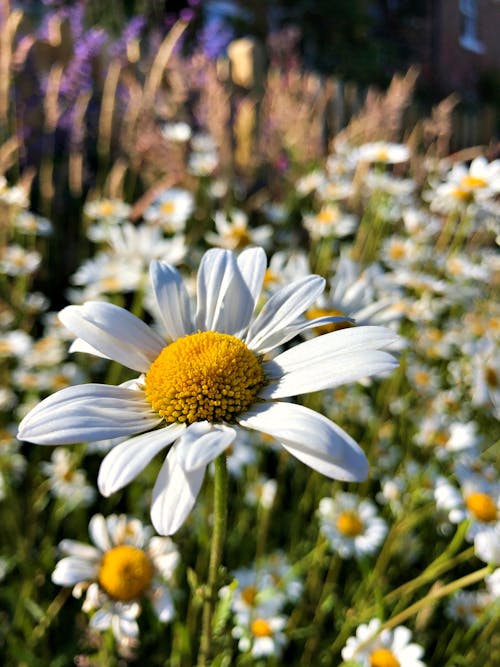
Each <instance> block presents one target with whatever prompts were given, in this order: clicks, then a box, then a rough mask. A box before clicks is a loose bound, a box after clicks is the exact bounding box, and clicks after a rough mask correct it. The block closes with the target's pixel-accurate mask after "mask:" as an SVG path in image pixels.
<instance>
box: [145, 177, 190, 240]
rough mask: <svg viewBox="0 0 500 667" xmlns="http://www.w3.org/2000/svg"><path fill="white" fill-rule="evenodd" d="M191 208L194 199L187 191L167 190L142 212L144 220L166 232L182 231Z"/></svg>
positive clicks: (179, 189)
mask: <svg viewBox="0 0 500 667" xmlns="http://www.w3.org/2000/svg"><path fill="white" fill-rule="evenodd" d="M193 208H194V197H193V195H192V193H191V192H189V190H184V189H183V188H169V189H168V190H165V191H164V192H162V193H161V194H160V195H159V196H158V197H157V198H156V199H155V201H154V202H153V203H152V204H151V206H149V207H148V208H147V209H146V210H145V211H144V220H146V222H149V223H150V224H155V225H159V226H160V227H162V228H163V229H165V230H166V231H168V232H178V231H183V230H184V227H185V224H186V220H187V219H188V218H189V216H190V215H191V213H192V212H193Z"/></svg>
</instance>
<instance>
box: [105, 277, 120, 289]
mask: <svg viewBox="0 0 500 667" xmlns="http://www.w3.org/2000/svg"><path fill="white" fill-rule="evenodd" d="M121 287H122V283H121V282H120V280H119V279H118V278H117V277H116V276H108V277H107V278H103V279H102V280H101V288H102V290H103V291H104V292H116V291H118V290H120V289H121Z"/></svg>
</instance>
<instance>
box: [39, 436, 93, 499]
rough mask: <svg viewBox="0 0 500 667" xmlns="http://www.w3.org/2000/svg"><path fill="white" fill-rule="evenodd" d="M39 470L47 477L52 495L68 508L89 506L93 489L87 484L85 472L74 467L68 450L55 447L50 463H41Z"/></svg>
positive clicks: (72, 458)
mask: <svg viewBox="0 0 500 667" xmlns="http://www.w3.org/2000/svg"><path fill="white" fill-rule="evenodd" d="M41 468H42V471H43V473H44V474H45V475H46V476H47V477H48V481H49V485H50V489H51V491H52V493H53V495H54V496H55V497H57V498H61V499H62V500H64V501H65V502H66V503H67V505H68V507H77V506H78V505H80V504H81V505H84V506H85V505H90V503H91V502H92V501H93V500H94V497H95V491H94V489H93V488H92V487H91V486H89V484H88V483H87V477H86V475H85V472H84V471H83V470H79V469H77V468H76V467H75V460H74V457H73V456H72V455H71V452H70V451H69V450H68V449H65V448H64V447H56V449H54V451H53V452H52V457H51V461H50V462H49V461H43V462H42V463H41Z"/></svg>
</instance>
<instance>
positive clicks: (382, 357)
mask: <svg viewBox="0 0 500 667" xmlns="http://www.w3.org/2000/svg"><path fill="white" fill-rule="evenodd" d="M265 270H266V258H265V254H264V252H263V250H262V249H260V248H253V249H249V250H246V251H243V252H242V253H241V254H240V255H239V256H238V257H237V258H236V257H235V255H234V254H233V253H232V252H230V251H227V250H220V249H212V250H209V251H208V252H207V253H205V255H204V256H203V258H202V261H201V265H200V269H199V272H198V289H197V308H196V313H194V314H193V312H192V310H191V303H190V297H189V294H188V291H187V288H186V286H185V284H184V281H183V280H182V278H181V276H180V274H179V273H178V271H177V270H176V269H175V268H174V267H173V266H171V265H169V264H165V263H162V262H157V261H156V262H152V264H151V279H152V284H153V292H154V295H155V300H156V306H157V308H156V310H157V316H158V322H159V325H160V327H161V329H162V334H160V333H158V332H157V331H155V330H153V329H152V328H150V327H149V326H147V325H146V324H145V323H144V322H142V321H141V320H139V319H138V318H136V317H135V316H133V315H132V314H130V313H129V312H127V311H125V310H124V309H122V308H119V307H118V306H115V305H113V304H110V303H100V302H90V303H86V304H85V305H83V306H68V307H66V308H65V309H64V310H63V311H62V312H61V313H60V319H61V321H62V322H63V323H64V324H65V325H66V326H67V328H68V329H70V330H71V331H72V332H73V334H75V335H76V336H77V337H78V338H77V340H76V341H75V343H74V344H73V346H72V349H73V350H75V351H86V352H90V353H93V354H97V355H98V356H101V357H107V358H111V359H114V360H115V361H117V362H119V363H122V364H123V365H125V366H128V367H129V368H132V369H133V370H135V371H137V372H138V373H140V375H139V377H138V378H137V379H136V380H134V381H130V382H127V383H125V384H124V385H122V386H119V387H115V386H110V385H103V384H87V385H79V386H75V387H69V388H67V389H64V390H62V391H60V392H58V393H56V394H54V395H52V396H50V397H48V398H47V399H45V400H44V401H42V403H40V404H39V405H38V406H37V407H36V408H35V409H33V410H32V411H31V412H30V413H29V414H28V415H27V416H26V417H25V418H24V419H23V420H22V422H21V424H20V427H19V433H18V437H19V438H20V439H22V440H29V441H31V442H35V443H38V444H46V445H59V444H68V443H71V442H82V441H86V442H88V441H96V440H105V439H108V438H118V437H124V436H131V437H129V438H127V439H125V440H124V441H123V442H121V443H120V444H118V445H116V446H115V447H113V449H112V450H111V451H110V452H109V453H108V454H107V456H106V457H105V458H104V460H103V462H102V464H101V468H100V472H99V478H98V485H99V489H100V491H101V493H102V494H103V495H105V496H108V495H110V494H112V493H114V492H115V491H117V490H118V489H121V488H122V487H124V486H125V485H126V484H128V483H129V482H130V481H131V480H132V479H134V478H135V477H136V476H137V475H138V474H139V473H140V472H141V471H142V470H143V469H144V468H145V467H146V465H147V464H148V463H149V462H150V461H151V460H152V459H153V458H154V456H155V455H156V454H158V453H159V452H160V451H161V450H163V449H164V448H165V447H167V446H169V445H171V447H170V450H169V453H168V455H167V457H166V459H165V461H164V463H163V466H162V468H161V470H160V473H159V475H158V478H157V480H156V483H155V486H154V489H153V494H152V507H151V517H152V521H153V525H154V526H155V528H156V530H157V531H158V532H159V533H160V534H166V535H168V534H172V533H173V532H175V531H176V530H177V529H178V528H179V527H180V526H181V525H182V523H183V522H184V520H185V519H186V518H187V516H188V514H189V513H190V511H191V509H192V507H193V505H194V503H195V501H196V497H197V495H198V492H199V490H200V487H201V484H202V481H203V477H204V472H205V469H206V466H207V465H208V464H209V463H210V462H211V461H213V460H214V459H215V458H217V456H219V454H221V453H222V452H224V451H225V450H226V449H227V448H228V447H229V446H230V445H232V444H233V443H234V442H235V439H236V435H237V431H236V429H235V425H239V426H241V427H243V428H245V429H250V430H255V431H258V432H261V433H265V434H268V435H271V436H273V437H274V438H276V440H278V442H280V443H281V445H282V446H283V447H284V448H285V449H286V450H287V451H288V452H289V453H291V454H292V455H294V456H295V457H297V458H298V459H299V460H300V461H302V462H303V463H305V464H306V465H308V466H310V467H312V468H313V469H315V470H318V471H319V472H321V473H322V474H324V475H326V476H327V477H330V478H335V479H341V480H344V481H356V480H362V479H364V478H365V477H366V475H367V468H368V464H367V461H366V457H365V455H364V453H363V451H362V450H361V448H360V447H359V445H357V443H356V442H354V440H353V439H352V438H351V437H350V436H349V435H347V434H346V433H345V432H344V431H343V430H342V429H340V427H338V426H337V425H336V424H334V423H333V422H331V421H330V420H329V419H327V418H326V417H324V416H322V415H321V414H319V413H317V412H314V411H313V410H311V409H309V408H306V407H304V406H301V405H298V404H294V403H289V402H285V401H283V400H282V399H286V398H289V397H291V396H295V395H297V394H302V393H307V392H311V391H319V390H322V389H326V388H332V387H336V386H339V385H341V384H345V383H347V382H352V381H356V380H359V379H361V378H365V377H367V376H371V375H381V374H382V375H383V374H387V373H388V372H389V371H390V370H391V369H393V368H395V366H396V365H397V361H396V360H395V359H394V357H393V356H392V355H391V354H389V353H388V352H387V348H388V347H390V346H391V345H394V344H395V343H396V342H397V341H398V337H397V335H396V334H394V333H393V332H392V331H390V330H389V329H386V328H384V327H355V328H352V329H349V330H345V331H334V332H332V333H328V334H325V335H324V336H318V337H317V338H314V339H313V340H309V341H306V342H303V343H301V344H299V345H297V346H295V347H292V348H289V349H287V350H286V351H284V352H281V353H279V354H277V356H274V358H270V355H272V353H273V351H274V350H275V349H276V348H279V347H280V346H281V345H282V344H283V343H285V342H287V341H290V340H291V339H292V338H294V337H295V336H296V335H298V334H300V333H302V332H303V331H304V330H306V329H307V328H309V327H315V326H318V325H321V324H326V323H328V322H331V321H332V318H319V319H316V320H311V321H304V320H303V319H301V318H300V316H301V314H302V313H303V312H304V311H305V310H307V309H308V308H309V307H310V305H311V304H312V303H313V302H314V301H315V300H316V299H317V298H318V296H319V294H320V293H321V291H322V290H323V289H324V280H323V278H321V277H319V276H315V275H311V276H307V277H305V278H303V279H301V280H298V281H296V282H294V283H292V284H290V285H288V286H286V287H284V288H282V289H281V290H279V291H277V292H276V293H275V294H273V296H271V297H270V299H269V300H268V301H267V303H266V304H265V305H264V306H263V307H262V309H261V310H260V312H259V313H258V315H257V316H256V317H254V315H253V313H254V310H255V306H256V303H257V301H258V299H259V296H260V291H261V287H262V284H263V280H264V274H265ZM333 321H335V320H333ZM311 433H314V438H311Z"/></svg>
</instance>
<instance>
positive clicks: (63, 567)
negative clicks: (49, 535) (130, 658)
mask: <svg viewBox="0 0 500 667" xmlns="http://www.w3.org/2000/svg"><path fill="white" fill-rule="evenodd" d="M89 534H90V537H91V540H92V542H93V545H89V544H84V543H83V542H76V541H74V540H63V541H62V542H60V544H59V550H60V551H61V553H63V554H64V555H65V557H64V558H62V559H61V560H60V561H59V562H58V563H57V565H56V568H55V570H54V572H53V573H52V581H53V582H54V583H55V584H57V585H58V586H72V587H73V595H74V597H76V598H79V597H81V596H82V594H83V593H84V592H85V600H84V603H83V610H84V611H85V612H91V613H93V615H92V617H91V619H90V626H91V627H93V628H96V629H97V630H106V629H107V628H110V627H111V628H112V630H113V633H114V635H115V638H116V640H117V641H122V640H123V639H125V638H127V637H133V638H135V637H137V636H138V634H139V628H138V625H137V621H136V618H137V617H138V615H139V613H140V610H141V601H142V599H143V598H144V597H147V598H149V599H150V600H151V603H152V605H153V607H154V610H155V612H156V615H157V616H158V619H159V620H160V621H161V622H163V623H168V622H169V621H171V620H172V618H173V616H174V605H173V601H172V596H171V593H170V588H169V582H170V583H171V582H172V580H173V576H174V572H175V569H176V567H177V564H178V562H179V553H178V551H177V547H176V546H175V544H174V543H173V542H172V540H171V539H170V538H166V537H157V536H151V531H150V529H149V528H147V527H146V526H144V525H143V524H142V523H141V522H140V521H139V520H138V519H132V518H130V517H127V516H125V515H116V514H112V515H110V516H108V517H107V518H104V516H102V514H96V515H94V516H93V517H92V518H91V520H90V523H89Z"/></svg>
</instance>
